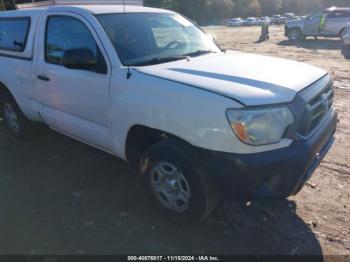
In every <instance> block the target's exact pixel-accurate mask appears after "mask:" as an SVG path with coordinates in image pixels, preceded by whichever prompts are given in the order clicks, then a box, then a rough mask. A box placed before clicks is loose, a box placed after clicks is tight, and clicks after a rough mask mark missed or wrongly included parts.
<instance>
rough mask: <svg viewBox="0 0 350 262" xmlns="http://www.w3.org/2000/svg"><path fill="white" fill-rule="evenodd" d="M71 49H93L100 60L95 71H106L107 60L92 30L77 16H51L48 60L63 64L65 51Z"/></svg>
mask: <svg viewBox="0 0 350 262" xmlns="http://www.w3.org/2000/svg"><path fill="white" fill-rule="evenodd" d="M70 49H89V50H91V51H92V53H93V54H94V55H95V57H96V58H97V60H98V64H97V66H96V67H97V68H95V69H96V70H93V71H96V72H105V73H106V71H107V66H106V62H105V60H104V58H103V56H102V54H101V52H100V49H99V47H98V45H97V43H96V41H95V39H94V37H93V36H92V34H91V32H90V30H89V29H88V28H87V27H86V26H85V25H84V24H83V23H82V22H81V21H79V20H78V19H76V18H73V17H69V16H50V17H49V18H48V21H47V27H46V48H45V59H46V62H47V63H50V64H56V65H62V64H63V55H64V52H65V51H67V50H70ZM103 68H104V70H103ZM101 69H102V70H101Z"/></svg>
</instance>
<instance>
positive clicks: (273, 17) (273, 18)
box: [271, 15, 282, 25]
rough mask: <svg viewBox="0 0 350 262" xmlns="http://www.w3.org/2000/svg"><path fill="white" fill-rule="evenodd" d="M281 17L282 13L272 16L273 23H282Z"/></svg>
mask: <svg viewBox="0 0 350 262" xmlns="http://www.w3.org/2000/svg"><path fill="white" fill-rule="evenodd" d="M281 18H282V16H281V15H274V16H272V18H271V23H272V24H274V25H280V24H281V23H282V21H281Z"/></svg>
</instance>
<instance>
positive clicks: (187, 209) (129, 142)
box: [0, 5, 337, 223]
mask: <svg viewBox="0 0 350 262" xmlns="http://www.w3.org/2000/svg"><path fill="white" fill-rule="evenodd" d="M0 28H1V30H0V35H1V42H0V81H1V84H0V95H1V103H0V104H1V107H0V108H1V113H2V115H3V116H4V120H5V123H6V124H7V126H8V129H9V131H10V132H11V133H12V134H13V135H14V136H15V137H17V138H20V139H24V138H27V137H28V136H29V135H30V133H31V130H32V128H33V123H32V122H33V121H36V122H43V123H45V124H46V125H48V126H49V127H50V128H52V129H54V130H56V131H58V132H61V133H63V134H66V135H68V136H70V137H72V138H75V139H77V140H79V141H82V142H84V143H86V144H89V145H91V146H94V147H96V148H99V149H101V150H103V151H106V152H108V153H110V154H113V155H115V156H117V157H119V158H121V159H123V160H126V161H128V162H130V163H133V164H135V165H137V166H138V167H139V170H140V174H141V176H142V180H143V182H144V186H145V189H146V192H147V193H148V196H149V197H150V199H151V200H152V201H153V203H154V205H155V206H156V208H157V210H159V211H160V212H161V213H162V214H163V215H165V216H166V217H168V218H169V219H171V220H174V221H175V222H179V223H189V222H191V223H192V222H198V221H202V220H203V219H205V218H206V217H207V216H208V215H209V214H210V212H211V211H212V210H213V209H214V208H215V206H216V203H217V200H218V198H219V196H220V195H221V196H222V197H225V198H226V197H229V196H231V197H234V198H235V199H249V200H251V199H254V198H266V197H269V198H286V197H288V196H291V195H295V194H297V193H298V192H299V191H300V190H301V189H302V187H303V186H304V185H305V183H306V182H307V181H308V179H310V177H311V176H312V174H313V172H314V171H315V169H316V168H317V166H318V165H319V164H320V161H321V160H322V158H323V157H324V156H325V155H326V153H327V152H328V150H329V149H330V147H331V146H332V144H333V141H334V132H335V130H336V126H337V114H336V111H335V109H334V108H333V96H334V92H333V89H332V79H331V76H330V75H329V74H328V73H327V72H325V71H324V70H322V69H319V68H316V67H313V66H311V65H307V64H303V63H298V62H296V61H289V60H283V59H279V58H272V57H264V56H259V55H253V54H244V53H240V52H223V51H222V50H221V49H220V48H219V47H218V46H217V45H216V44H215V43H214V42H213V41H212V40H211V39H210V38H209V37H208V35H206V34H205V33H203V31H202V30H200V28H198V27H197V26H196V25H194V24H193V23H192V22H191V21H189V20H188V19H186V18H184V17H182V16H181V15H179V14H177V13H174V12H172V11H166V10H161V9H152V8H144V7H136V6H126V7H125V8H124V7H123V6H103V7H102V6H96V5H88V6H80V7H79V6H69V5H66V6H50V7H43V8H39V9H29V10H21V11H13V12H3V13H0ZM257 72H259V73H258V74H257ZM203 105H205V106H203ZM290 166H293V168H292V169H291V168H290ZM130 193H132V192H131V191H130Z"/></svg>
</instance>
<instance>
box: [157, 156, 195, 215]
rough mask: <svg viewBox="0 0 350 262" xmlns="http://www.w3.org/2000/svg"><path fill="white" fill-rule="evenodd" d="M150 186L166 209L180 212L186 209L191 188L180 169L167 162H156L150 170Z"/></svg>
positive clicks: (189, 199)
mask: <svg viewBox="0 0 350 262" xmlns="http://www.w3.org/2000/svg"><path fill="white" fill-rule="evenodd" d="M151 187H152V190H153V193H154V194H155V196H156V198H157V200H158V201H159V202H160V203H161V204H162V205H163V206H164V207H166V208H167V209H170V210H172V211H175V212H178V213H181V212H184V211H186V210H187V209H188V207H189V205H190V201H191V188H190V186H189V183H188V181H187V179H186V178H185V176H184V175H183V173H182V171H181V170H180V169H179V168H177V167H176V166H175V165H173V164H171V163H169V162H159V163H157V164H156V165H155V166H154V168H153V169H152V171H151Z"/></svg>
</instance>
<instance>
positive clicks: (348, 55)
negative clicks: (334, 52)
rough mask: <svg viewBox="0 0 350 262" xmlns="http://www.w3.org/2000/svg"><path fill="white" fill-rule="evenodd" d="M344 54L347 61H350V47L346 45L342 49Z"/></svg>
mask: <svg viewBox="0 0 350 262" xmlns="http://www.w3.org/2000/svg"><path fill="white" fill-rule="evenodd" d="M342 54H343V56H344V57H345V59H350V45H344V46H343V47H342Z"/></svg>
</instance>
